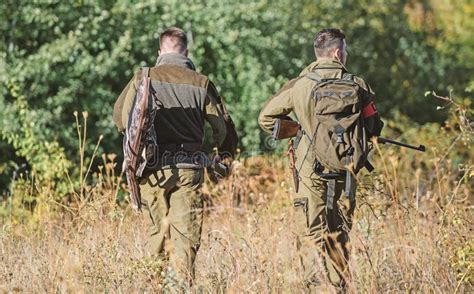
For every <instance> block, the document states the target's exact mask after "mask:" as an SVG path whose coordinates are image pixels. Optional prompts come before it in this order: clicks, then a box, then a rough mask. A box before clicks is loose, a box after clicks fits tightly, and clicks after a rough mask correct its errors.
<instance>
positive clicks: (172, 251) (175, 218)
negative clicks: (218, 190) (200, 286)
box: [140, 169, 204, 280]
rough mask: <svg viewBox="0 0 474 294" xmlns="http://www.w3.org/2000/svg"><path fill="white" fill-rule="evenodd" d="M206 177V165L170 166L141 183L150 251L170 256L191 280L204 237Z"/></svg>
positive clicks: (175, 265) (171, 260) (184, 275)
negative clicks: (203, 197) (204, 189)
mask: <svg viewBox="0 0 474 294" xmlns="http://www.w3.org/2000/svg"><path fill="white" fill-rule="evenodd" d="M203 179H204V170H203V169H166V170H159V171H157V172H155V173H153V174H152V175H150V176H149V177H148V180H147V181H146V183H144V184H142V185H140V192H141V196H142V203H143V208H144V209H143V210H144V211H143V214H144V217H145V221H146V223H147V227H148V228H147V234H148V239H147V242H146V249H147V251H148V253H149V254H150V255H160V254H163V253H164V254H165V255H167V256H169V264H170V266H171V267H172V268H173V269H175V271H176V272H177V273H178V275H179V276H181V277H182V278H186V279H188V280H189V279H192V278H194V260H195V258H196V253H197V251H198V249H199V245H200V239H201V229H202V220H203V211H202V208H203V201H202V197H201V196H202V195H201V186H202V183H203Z"/></svg>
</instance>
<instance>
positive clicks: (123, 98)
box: [113, 73, 138, 132]
mask: <svg viewBox="0 0 474 294" xmlns="http://www.w3.org/2000/svg"><path fill="white" fill-rule="evenodd" d="M137 85H138V73H135V75H134V76H133V78H132V79H131V80H130V81H129V82H128V84H127V86H125V88H124V89H123V90H122V93H120V96H119V97H118V98H117V101H116V102H115V105H114V113H113V120H114V123H115V125H116V126H117V128H118V130H119V131H120V132H123V131H125V129H126V128H127V124H128V115H129V114H130V110H131V109H132V106H133V99H134V98H135V94H136V93H137Z"/></svg>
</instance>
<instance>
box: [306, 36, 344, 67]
mask: <svg viewBox="0 0 474 294" xmlns="http://www.w3.org/2000/svg"><path fill="white" fill-rule="evenodd" d="M345 38H346V35H344V32H343V31H342V30H340V29H324V30H322V31H320V32H319V33H317V34H316V37H315V38H314V54H315V55H316V58H333V59H336V60H339V61H340V62H341V63H342V64H346V58H347V51H346V41H345Z"/></svg>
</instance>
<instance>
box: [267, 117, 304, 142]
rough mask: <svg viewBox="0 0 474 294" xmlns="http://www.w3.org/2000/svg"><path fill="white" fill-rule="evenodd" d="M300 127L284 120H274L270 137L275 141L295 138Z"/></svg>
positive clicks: (294, 122)
mask: <svg viewBox="0 0 474 294" xmlns="http://www.w3.org/2000/svg"><path fill="white" fill-rule="evenodd" d="M300 129H301V126H300V124H299V123H298V122H296V121H293V120H286V119H279V118H278V119H276V121H275V126H274V127H273V133H272V136H273V138H274V139H275V140H282V139H287V138H292V137H295V136H296V135H297V134H298V131H299V130H300Z"/></svg>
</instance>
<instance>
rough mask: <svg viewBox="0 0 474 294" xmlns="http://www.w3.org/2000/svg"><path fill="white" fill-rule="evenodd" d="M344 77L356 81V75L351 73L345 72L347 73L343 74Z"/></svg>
mask: <svg viewBox="0 0 474 294" xmlns="http://www.w3.org/2000/svg"><path fill="white" fill-rule="evenodd" d="M342 79H343V80H349V81H354V75H353V74H351V73H348V72H345V73H344V74H343V75H342Z"/></svg>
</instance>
